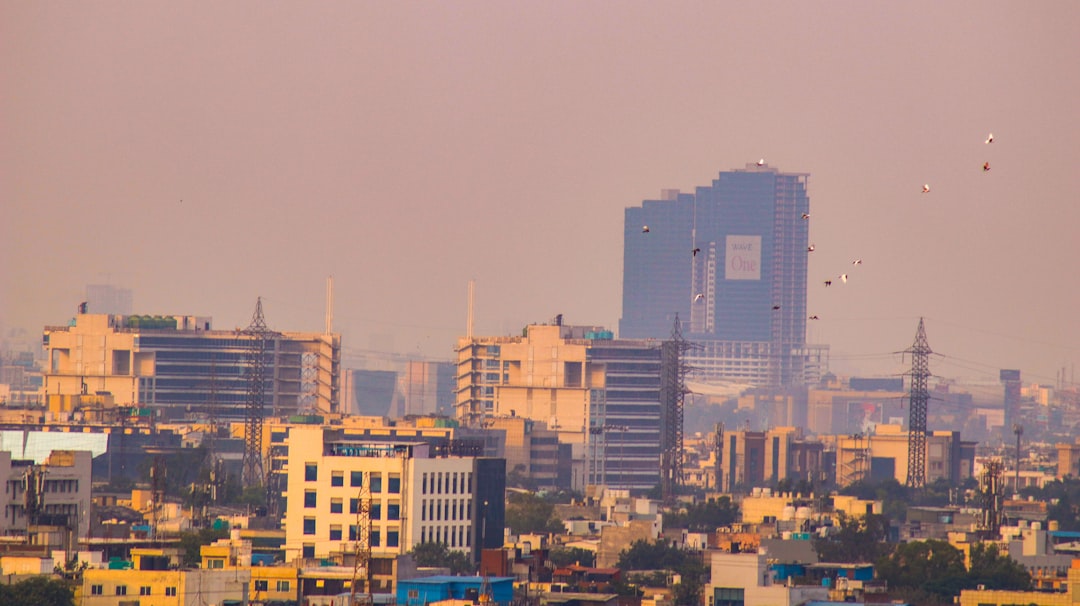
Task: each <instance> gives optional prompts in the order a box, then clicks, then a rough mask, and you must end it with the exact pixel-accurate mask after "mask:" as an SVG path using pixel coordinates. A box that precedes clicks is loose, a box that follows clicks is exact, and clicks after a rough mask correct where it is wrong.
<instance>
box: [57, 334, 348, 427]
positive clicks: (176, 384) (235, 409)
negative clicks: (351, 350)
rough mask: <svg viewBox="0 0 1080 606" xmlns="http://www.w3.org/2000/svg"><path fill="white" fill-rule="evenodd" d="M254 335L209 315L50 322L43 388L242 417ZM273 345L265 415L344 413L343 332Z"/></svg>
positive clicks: (168, 413) (277, 339) (274, 338)
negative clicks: (220, 324) (221, 325)
mask: <svg viewBox="0 0 1080 606" xmlns="http://www.w3.org/2000/svg"><path fill="white" fill-rule="evenodd" d="M254 338H255V337H253V336H252V335H251V334H249V333H245V332H243V331H237V330H212V329H211V320H210V318H208V317H197V316H123V315H107V314H88V313H81V314H79V315H77V316H76V317H75V323H74V325H65V326H46V327H45V330H44V333H43V335H42V345H43V346H44V348H45V364H44V366H45V368H44V370H43V373H42V374H43V380H42V393H43V394H45V395H54V394H59V395H71V394H102V393H108V394H111V395H112V396H113V398H114V400H115V402H116V404H117V405H120V406H134V407H137V408H144V409H157V410H158V412H159V413H160V414H161V415H163V417H165V418H178V417H184V416H201V417H216V418H221V419H229V418H231V419H236V418H243V417H244V415H245V406H246V404H247V402H248V399H249V390H250V386H251V380H250V378H249V373H248V369H249V367H250V352H251V349H252V340H253V339H254ZM265 351H266V353H265V364H266V367H267V368H266V376H267V377H268V379H267V383H266V386H265V394H266V395H265V397H266V399H265V401H264V404H263V405H264V410H265V413H266V415H267V416H270V415H287V414H288V415H292V414H297V413H319V412H340V410H339V384H340V380H339V378H340V372H341V370H340V368H341V336H340V335H337V334H324V333H304V332H273V333H271V335H270V337H269V338H268V342H267V344H266V350H265Z"/></svg>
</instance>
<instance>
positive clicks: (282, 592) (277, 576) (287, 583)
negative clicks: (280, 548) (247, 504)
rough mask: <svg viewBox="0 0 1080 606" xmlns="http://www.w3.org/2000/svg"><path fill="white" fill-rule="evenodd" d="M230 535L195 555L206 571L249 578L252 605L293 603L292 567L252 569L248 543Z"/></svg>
mask: <svg viewBox="0 0 1080 606" xmlns="http://www.w3.org/2000/svg"><path fill="white" fill-rule="evenodd" d="M239 536H240V533H239V531H233V534H232V537H231V538H229V539H219V540H217V541H215V542H214V543H213V544H211V545H203V546H202V547H201V548H200V550H199V554H200V555H201V557H202V568H204V569H207V570H243V571H245V573H246V574H249V575H250V577H251V582H250V583H249V586H248V597H249V599H250V600H251V603H252V604H255V605H257V604H266V603H268V602H290V601H291V602H296V601H298V600H299V598H298V596H299V590H300V588H299V585H298V583H297V575H298V570H297V568H296V567H294V566H252V565H251V542H250V541H246V540H241V539H239Z"/></svg>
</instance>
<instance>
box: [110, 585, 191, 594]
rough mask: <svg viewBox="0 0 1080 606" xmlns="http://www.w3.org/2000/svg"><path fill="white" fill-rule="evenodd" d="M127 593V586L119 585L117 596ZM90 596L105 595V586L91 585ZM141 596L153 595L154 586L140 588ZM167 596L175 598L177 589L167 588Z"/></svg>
mask: <svg viewBox="0 0 1080 606" xmlns="http://www.w3.org/2000/svg"><path fill="white" fill-rule="evenodd" d="M127 593H128V588H127V585H117V586H116V595H127ZM90 595H105V586H104V585H91V586H90ZM139 595H153V588H152V586H150V585H142V586H140V587H139ZM165 595H166V596H175V595H176V588H175V587H166V588H165Z"/></svg>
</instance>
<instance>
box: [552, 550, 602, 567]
mask: <svg viewBox="0 0 1080 606" xmlns="http://www.w3.org/2000/svg"><path fill="white" fill-rule="evenodd" d="M548 559H549V560H551V563H552V564H554V565H556V566H569V565H571V564H578V565H580V566H585V567H588V568H592V566H593V565H594V564H595V562H596V554H595V553H593V552H591V551H589V550H588V549H582V548H580V547H556V548H554V549H552V550H551V552H550V553H549V554H548Z"/></svg>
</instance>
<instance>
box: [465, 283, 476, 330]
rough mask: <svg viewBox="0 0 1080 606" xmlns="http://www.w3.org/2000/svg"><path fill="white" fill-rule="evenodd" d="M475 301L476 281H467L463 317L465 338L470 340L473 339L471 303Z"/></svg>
mask: <svg viewBox="0 0 1080 606" xmlns="http://www.w3.org/2000/svg"><path fill="white" fill-rule="evenodd" d="M475 300H476V280H469V294H468V302H467V303H466V305H467V307H468V310H467V311H466V316H465V338H466V339H471V338H472V337H473V303H474V302H475Z"/></svg>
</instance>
